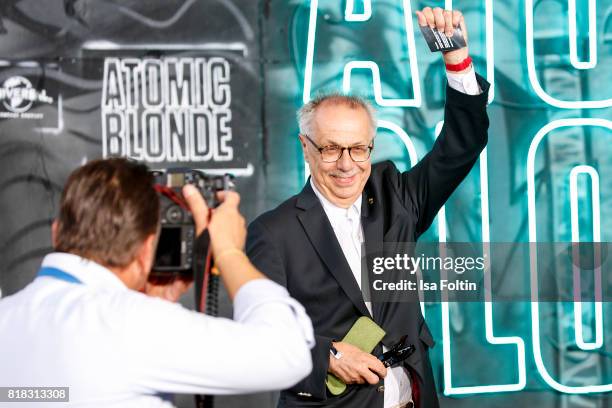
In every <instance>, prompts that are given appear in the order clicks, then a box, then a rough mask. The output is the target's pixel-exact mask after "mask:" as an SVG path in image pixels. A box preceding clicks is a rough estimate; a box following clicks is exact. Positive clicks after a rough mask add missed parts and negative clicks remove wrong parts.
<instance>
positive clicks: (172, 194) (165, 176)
mask: <svg viewBox="0 0 612 408" xmlns="http://www.w3.org/2000/svg"><path fill="white" fill-rule="evenodd" d="M151 173H152V174H153V176H154V178H155V189H156V190H157V191H158V193H159V195H160V222H161V232H160V235H159V242H158V244H157V252H156V254H155V262H154V264H153V269H152V271H151V275H152V276H153V277H163V276H169V275H170V276H172V275H177V274H178V275H182V276H185V277H191V276H193V272H194V267H193V266H194V259H195V258H196V257H206V252H207V249H208V248H207V246H208V242H206V244H205V245H197V241H196V236H195V224H194V221H193V216H192V215H191V212H190V211H189V208H188V206H187V203H186V202H185V200H184V198H183V194H182V188H183V186H184V185H186V184H193V185H194V186H195V187H196V188H197V189H198V190H199V191H200V193H201V194H202V196H203V197H204V199H205V200H206V204H207V205H208V208H215V207H217V206H218V205H219V204H220V203H219V201H218V200H217V196H216V194H217V193H218V192H219V191H224V190H233V189H234V183H233V177H232V176H231V175H229V174H225V175H208V174H206V173H204V172H202V171H199V170H192V169H185V168H173V169H167V170H163V171H162V170H154V171H152V172H151ZM203 235H204V234H203ZM206 241H207V240H206Z"/></svg>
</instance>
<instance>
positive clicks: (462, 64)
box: [446, 55, 472, 72]
mask: <svg viewBox="0 0 612 408" xmlns="http://www.w3.org/2000/svg"><path fill="white" fill-rule="evenodd" d="M471 63H472V57H470V56H469V55H468V57H467V58H466V59H464V60H463V61H461V62H460V63H458V64H446V70H447V71H451V72H459V71H463V70H464V69H466V68H467V67H469V66H470V64H471Z"/></svg>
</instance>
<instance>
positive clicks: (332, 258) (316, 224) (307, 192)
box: [296, 182, 370, 316]
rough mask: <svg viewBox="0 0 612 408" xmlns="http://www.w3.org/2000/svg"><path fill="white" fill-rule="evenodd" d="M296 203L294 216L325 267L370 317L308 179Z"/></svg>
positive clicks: (349, 296) (358, 307) (365, 314)
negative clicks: (298, 211) (296, 211)
mask: <svg viewBox="0 0 612 408" xmlns="http://www.w3.org/2000/svg"><path fill="white" fill-rule="evenodd" d="M296 206H297V207H298V208H301V209H302V210H304V211H303V212H301V213H299V214H298V219H299V221H300V223H301V224H302V227H303V228H304V231H305V232H306V235H308V239H309V240H310V242H311V243H312V245H313V246H314V248H315V250H316V251H317V253H318V254H319V256H320V257H321V259H322V260H323V262H324V263H325V265H326V266H327V268H328V269H329V270H330V271H331V273H332V275H333V276H334V278H335V279H336V280H337V281H338V283H339V284H340V287H341V288H342V290H343V291H344V292H345V293H346V295H347V296H348V298H349V299H350V300H351V302H352V303H353V304H354V305H355V307H357V309H358V310H359V311H360V312H361V314H362V315H364V316H370V312H369V311H368V308H367V307H366V305H365V303H364V301H363V295H362V293H361V290H360V289H359V285H358V284H357V282H356V280H355V276H354V275H353V272H352V271H351V268H350V266H349V264H348V262H347V261H346V258H345V257H344V253H343V252H342V248H341V247H340V244H339V243H338V240H337V239H336V234H335V233H334V230H333V228H332V226H331V224H330V222H329V219H328V218H327V215H326V214H325V211H324V210H323V206H322V205H321V203H320V202H319V199H318V198H317V196H316V195H315V193H314V191H313V190H312V187H311V186H310V182H307V183H306V186H305V187H304V189H303V190H302V192H301V193H300V195H299V196H298V200H297V204H296Z"/></svg>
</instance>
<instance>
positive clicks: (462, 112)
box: [394, 74, 489, 236]
mask: <svg viewBox="0 0 612 408" xmlns="http://www.w3.org/2000/svg"><path fill="white" fill-rule="evenodd" d="M476 77H477V80H478V84H479V85H480V88H481V89H482V91H483V92H482V93H481V94H480V95H467V94H464V93H461V92H459V91H456V90H454V89H452V88H451V87H450V86H448V85H447V87H446V105H445V107H444V126H443V128H442V131H441V132H440V136H439V137H438V138H437V139H436V142H435V143H434V146H433V148H432V149H431V151H430V152H429V153H427V154H426V155H425V157H423V159H421V161H419V163H417V165H416V166H414V167H413V168H412V169H411V170H408V171H407V172H404V173H396V175H395V176H394V177H395V178H396V179H395V182H396V187H397V188H398V191H399V193H400V196H401V198H402V200H403V203H404V206H406V208H408V209H410V210H412V212H413V213H415V214H416V215H417V219H418V222H417V229H416V232H417V236H418V235H421V234H422V233H423V232H425V231H426V230H427V228H429V226H430V225H431V223H432V222H433V219H434V218H435V216H436V214H437V213H438V210H439V209H440V208H441V207H442V206H443V205H444V203H445V202H446V200H447V199H448V198H449V197H450V195H451V194H452V192H453V191H454V190H455V189H456V188H457V186H458V185H459V184H460V183H461V181H462V180H463V179H464V178H465V177H466V176H467V174H468V173H469V172H470V170H471V169H472V167H473V166H474V163H476V160H478V156H479V154H480V152H481V151H482V149H484V147H485V146H486V144H487V130H488V127H489V118H488V116H487V111H486V105H487V97H488V90H489V83H488V82H487V81H486V80H484V79H483V78H482V77H481V76H479V75H478V74H477V75H476Z"/></svg>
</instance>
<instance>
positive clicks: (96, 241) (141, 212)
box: [55, 158, 159, 267]
mask: <svg viewBox="0 0 612 408" xmlns="http://www.w3.org/2000/svg"><path fill="white" fill-rule="evenodd" d="M158 224H159V198H158V196H157V193H156V192H155V189H154V188H153V177H152V176H151V174H150V173H149V171H148V169H147V167H146V166H145V165H143V164H139V163H136V162H134V161H129V160H126V159H122V158H112V159H104V160H95V161H91V162H89V163H87V164H86V165H84V166H83V167H80V168H78V169H76V170H75V171H74V172H72V174H71V175H70V177H69V178H68V181H67V183H66V186H65V187H64V191H63V193H62V200H61V203H60V212H59V217H58V219H57V230H56V235H55V250H56V251H59V252H69V253H72V254H75V255H79V256H82V257H84V258H88V259H91V260H93V261H95V262H98V263H100V264H102V265H105V266H109V267H124V266H126V265H128V264H129V263H130V262H131V261H132V260H133V259H134V257H135V256H136V252H137V250H138V248H139V247H140V245H141V244H142V243H143V241H144V240H145V238H146V237H147V236H148V235H150V234H154V233H156V232H157V229H158Z"/></svg>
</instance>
